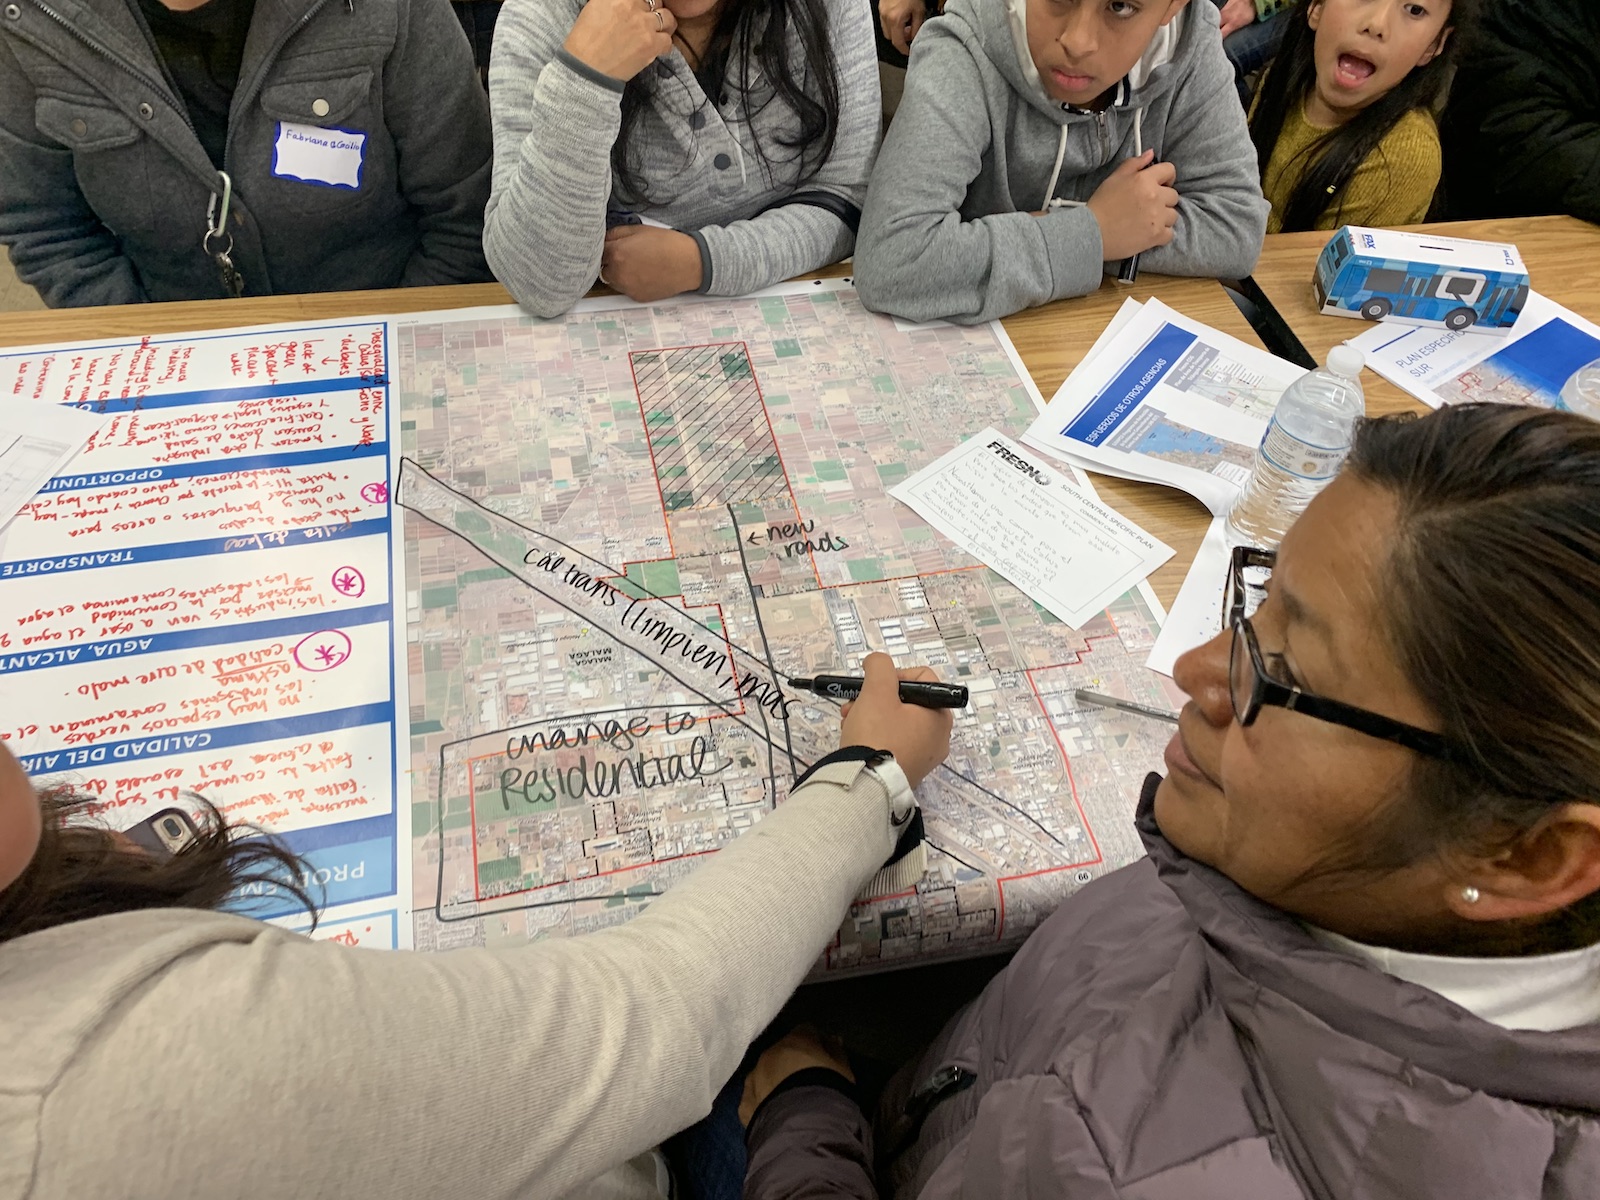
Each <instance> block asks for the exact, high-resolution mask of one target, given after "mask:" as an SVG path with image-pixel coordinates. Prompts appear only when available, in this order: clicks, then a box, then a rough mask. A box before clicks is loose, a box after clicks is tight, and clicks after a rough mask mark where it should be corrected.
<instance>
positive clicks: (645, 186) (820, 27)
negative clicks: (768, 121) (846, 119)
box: [611, 0, 839, 204]
mask: <svg viewBox="0 0 1600 1200" xmlns="http://www.w3.org/2000/svg"><path fill="white" fill-rule="evenodd" d="M791 36H792V37H793V38H794V39H795V40H797V41H798V42H799V44H800V52H801V56H802V59H803V61H801V62H799V63H796V62H794V61H792V55H791V50H792V47H791V45H790V40H791ZM757 68H759V72H760V75H761V77H762V79H763V81H764V84H765V87H762V88H761V89H760V90H759V91H758V88H757V85H756V78H755V69H757ZM666 75H667V69H666V67H665V66H664V65H663V64H661V63H659V62H657V63H653V64H651V65H650V66H649V67H647V68H645V69H644V70H643V71H640V72H639V73H638V74H637V75H635V76H634V77H633V78H632V79H630V80H629V81H628V83H627V86H626V87H624V88H623V89H622V125H621V128H620V129H619V130H618V131H617V140H616V142H615V143H614V144H613V145H612V147H611V172H612V176H613V178H614V179H615V180H616V184H617V190H618V191H619V193H620V194H621V195H623V196H625V197H627V198H628V199H629V200H630V201H632V202H636V203H646V202H649V203H657V204H660V203H664V202H666V201H667V200H668V199H670V197H666V196H663V195H660V194H659V193H655V192H652V189H651V181H649V180H646V179H645V178H644V177H643V175H642V174H641V173H640V170H639V167H638V164H637V163H636V162H635V161H634V158H633V154H632V148H633V135H634V134H635V133H636V132H637V131H638V126H639V117H640V116H641V115H642V114H643V112H644V110H645V109H646V108H648V107H649V105H650V103H651V100H652V98H653V97H654V95H655V92H656V88H657V86H658V85H659V81H660V80H661V79H662V78H664V77H665V76H666ZM694 75H695V79H696V80H697V81H698V82H699V84H700V89H701V91H703V92H704V93H705V94H706V96H707V97H708V98H709V99H710V100H711V102H712V103H713V104H719V105H720V104H723V103H726V97H727V95H728V93H729V91H730V90H732V91H733V92H735V93H736V94H737V95H738V96H739V98H740V99H741V101H742V102H743V103H746V104H749V103H752V102H754V103H755V104H756V105H757V107H756V108H755V109H753V110H749V111H746V112H745V113H744V119H745V120H747V121H751V122H753V121H754V120H755V117H756V115H757V114H758V113H759V112H761V111H762V110H763V109H765V108H766V106H767V105H768V104H773V103H778V104H783V105H786V106H787V107H788V108H789V109H790V110H791V111H793V113H794V114H795V116H796V118H798V120H799V123H800V127H799V129H798V130H797V131H796V132H795V134H794V136H793V137H780V138H777V139H776V141H777V142H778V145H779V146H781V147H782V148H783V149H784V150H788V151H793V152H794V154H793V155H790V156H788V158H789V159H790V160H791V161H792V159H793V158H794V157H799V158H800V160H801V167H800V176H799V180H798V181H797V182H804V181H805V180H807V179H809V178H811V177H812V176H813V175H815V174H816V173H817V171H818V170H820V169H821V167H822V165H823V164H824V163H825V162H827V161H828V156H829V155H831V154H832V153H833V142H834V137H835V135H836V134H837V133H838V129H839V75H838V72H837V71H836V70H835V69H834V64H833V47H832V44H831V40H830V29H829V21H828V11H827V8H826V7H825V6H824V3H823V0H722V6H721V11H720V12H719V13H718V14H717V23H716V27H715V28H714V29H713V30H712V32H711V40H710V41H709V42H708V43H707V44H706V51H705V54H704V55H703V56H702V57H701V59H700V62H699V63H698V64H697V65H696V66H695V68H694ZM807 81H809V82H810V84H811V86H810V88H809V89H808V88H807V86H806V84H807ZM768 89H770V91H768ZM752 132H753V130H752ZM755 139H756V154H757V155H758V156H759V158H760V159H761V163H762V166H763V167H764V168H765V169H766V170H767V172H768V174H769V176H770V175H771V172H772V164H773V155H772V154H770V153H769V152H768V150H767V148H766V147H765V146H763V145H762V144H761V138H760V136H759V135H755ZM655 182H656V183H659V181H655Z"/></svg>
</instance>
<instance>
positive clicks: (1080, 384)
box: [1023, 300, 1305, 516]
mask: <svg viewBox="0 0 1600 1200" xmlns="http://www.w3.org/2000/svg"><path fill="white" fill-rule="evenodd" d="M1303 374H1305V370H1304V368H1301V367H1298V366H1296V365H1295V364H1294V363H1291V362H1288V361H1286V360H1284V359H1281V358H1278V357H1276V356H1274V355H1271V354H1268V353H1267V352H1266V351H1265V350H1261V349H1258V348H1257V347H1254V346H1251V345H1248V344H1247V343H1245V342H1242V341H1240V340H1239V339H1238V338H1235V337H1230V336H1229V335H1228V334H1225V333H1223V332H1221V331H1220V330H1217V329H1212V328H1211V327H1210V326H1208V325H1203V324H1201V323H1200V322H1198V321H1192V320H1190V319H1189V318H1188V317H1185V316H1183V315H1182V314H1181V313H1177V312H1174V311H1173V310H1172V309H1170V308H1168V307H1167V306H1166V305H1165V304H1162V303H1161V302H1160V301H1159V300H1148V301H1146V302H1145V303H1143V304H1140V303H1138V302H1137V301H1134V300H1129V301H1127V302H1126V303H1125V304H1124V305H1123V306H1122V310H1121V311H1120V312H1118V314H1117V316H1116V318H1115V319H1114V320H1113V321H1112V323H1111V324H1110V325H1109V326H1108V327H1107V329H1106V331H1105V333H1104V334H1102V335H1101V336H1100V338H1099V339H1098V340H1097V341H1096V342H1095V344H1094V346H1093V347H1092V348H1091V349H1090V351H1089V354H1088V356H1087V357H1086V358H1085V359H1084V360H1083V362H1081V363H1080V364H1079V365H1078V367H1077V369H1076V370H1074V371H1073V372H1072V374H1071V375H1069V376H1068V377H1067V380H1066V382H1065V383H1063V384H1062V385H1061V388H1060V390H1059V391H1057V392H1056V394H1055V396H1054V397H1052V398H1051V400H1050V403H1049V404H1048V405H1046V406H1045V410H1044V412H1043V413H1042V414H1041V415H1040V416H1039V418H1038V419H1037V420H1036V421H1035V422H1034V423H1033V425H1032V426H1031V427H1030V428H1029V430H1028V432H1027V434H1026V435H1025V436H1024V438H1023V440H1024V441H1026V442H1027V443H1028V444H1029V445H1032V446H1036V447H1038V448H1039V449H1041V450H1044V451H1046V452H1047V453H1050V454H1054V455H1058V456H1060V457H1062V458H1065V459H1067V460H1068V461H1069V462H1072V463H1075V464H1077V465H1079V466H1082V467H1086V468H1088V469H1090V470H1094V471H1099V472H1101V473H1103V474H1106V475H1118V476H1121V477H1123V478H1126V479H1138V480H1143V481H1146V482H1150V483H1160V484H1165V485H1167V486H1168V487H1175V488H1180V489H1182V490H1183V491H1185V492H1188V493H1189V494H1190V495H1191V496H1194V497H1195V498H1196V499H1198V500H1199V501H1200V502H1201V503H1202V504H1204V505H1205V506H1206V507H1207V508H1209V509H1210V510H1211V511H1212V513H1214V514H1216V515H1218V516H1221V515H1223V514H1224V513H1226V512H1227V511H1228V508H1229V506H1230V505H1231V504H1232V503H1233V499H1234V497H1235V496H1236V495H1238V492H1239V489H1240V488H1241V487H1243V486H1244V483H1245V481H1246V480H1248V479H1249V477H1250V469H1251V466H1252V465H1253V464H1254V462H1255V453H1256V447H1257V446H1258V445H1260V443H1261V437H1262V434H1264V433H1265V432H1266V429H1267V422H1268V421H1269V420H1270V419H1271V417H1272V410H1273V409H1274V408H1276V407H1277V404H1278V398H1279V397H1280V396H1282V395H1283V391H1284V389H1285V388H1287V387H1288V386H1289V385H1290V384H1291V383H1293V382H1294V381H1295V380H1296V379H1298V378H1299V377H1300V376H1301V375H1303Z"/></svg>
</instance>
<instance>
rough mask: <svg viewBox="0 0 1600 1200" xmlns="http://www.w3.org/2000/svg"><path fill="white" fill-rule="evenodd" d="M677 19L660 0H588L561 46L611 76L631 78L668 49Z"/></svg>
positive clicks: (601, 72)
mask: <svg viewBox="0 0 1600 1200" xmlns="http://www.w3.org/2000/svg"><path fill="white" fill-rule="evenodd" d="M677 27H678V22H677V19H676V18H675V17H674V16H673V15H672V13H671V12H669V11H668V10H667V6H666V5H665V4H662V3H661V0H655V4H654V5H653V6H652V5H651V4H648V3H646V0H589V3H587V4H585V5H584V6H583V11H582V12H580V13H579V14H578V19H577V20H576V21H575V22H573V25H572V32H571V33H569V34H567V40H566V43H565V44H564V46H563V49H565V50H566V52H567V53H568V54H570V55H572V57H573V58H575V59H577V60H578V61H579V62H581V63H583V64H585V65H586V66H590V67H593V68H594V69H595V70H596V71H599V72H600V74H602V75H609V76H611V78H612V79H622V80H628V79H632V78H633V77H634V76H635V75H637V74H638V73H639V72H640V71H642V70H644V69H645V68H646V67H648V66H649V65H650V64H651V63H652V62H654V61H655V60H656V59H658V58H660V57H661V56H662V55H663V54H668V53H670V52H671V50H672V31H673V30H674V29H676V28H677Z"/></svg>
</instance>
